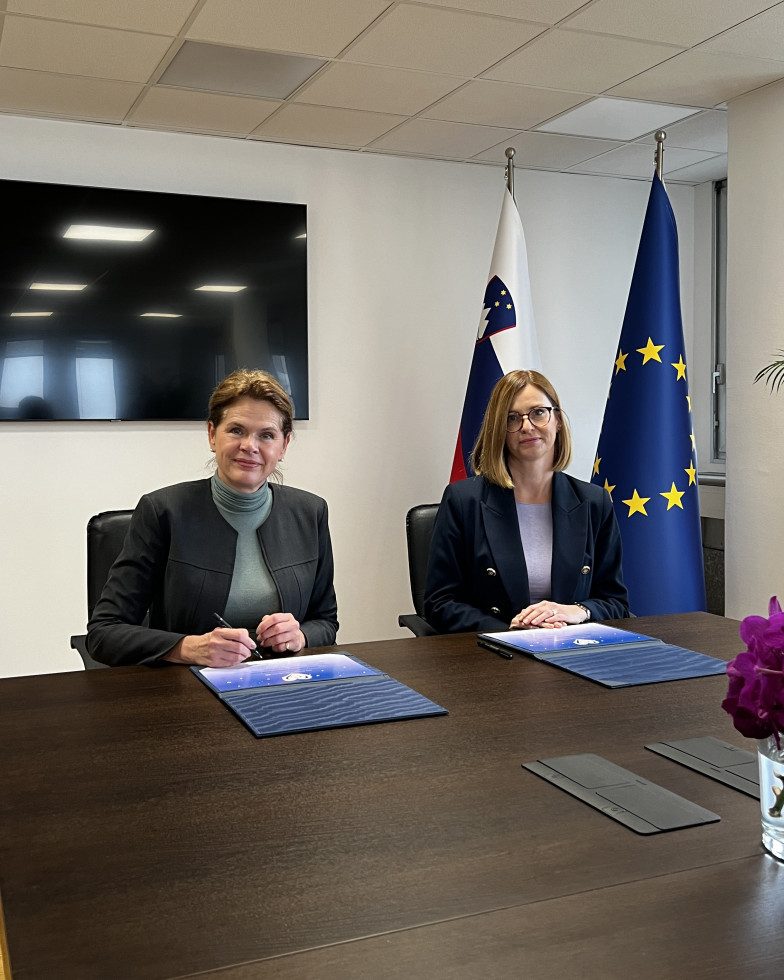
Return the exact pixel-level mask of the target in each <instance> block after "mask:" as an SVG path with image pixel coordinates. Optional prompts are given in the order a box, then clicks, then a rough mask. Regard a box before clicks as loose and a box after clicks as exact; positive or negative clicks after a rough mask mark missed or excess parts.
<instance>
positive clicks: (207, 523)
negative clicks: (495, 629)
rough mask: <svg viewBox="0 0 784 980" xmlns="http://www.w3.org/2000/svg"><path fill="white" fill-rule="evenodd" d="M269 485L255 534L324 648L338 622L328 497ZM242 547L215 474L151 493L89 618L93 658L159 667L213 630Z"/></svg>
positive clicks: (311, 635)
mask: <svg viewBox="0 0 784 980" xmlns="http://www.w3.org/2000/svg"><path fill="white" fill-rule="evenodd" d="M270 489H271V490H272V509H271V510H270V513H269V516H268V517H267V520H266V521H265V522H264V523H263V524H262V526H261V527H260V528H259V529H258V531H257V534H258V537H259V541H260V543H261V550H262V554H263V555H264V560H265V561H266V563H267V567H268V568H269V570H270V574H271V575H272V578H273V580H274V582H275V585H276V586H277V588H278V593H279V595H280V608H281V609H282V610H283V612H288V613H291V614H292V615H293V616H294V617H295V619H298V620H299V624H300V629H301V630H302V632H303V633H304V634H305V639H306V641H307V645H308V646H327V645H328V644H331V643H334V642H335V635H336V633H337V629H338V620H337V601H336V599H335V590H334V588H333V585H332V574H333V562H332V544H331V541H330V537H329V527H328V525H327V505H326V502H325V501H324V500H322V499H321V497H316V496H315V495H314V494H312V493H307V492H306V491H304V490H296V489H294V488H293V487H281V486H276V485H275V484H270ZM236 550H237V532H236V531H235V530H234V528H233V527H232V526H231V525H230V524H228V523H227V522H226V521H225V520H224V519H223V518H222V517H221V514H220V512H219V510H218V508H217V507H216V506H215V504H214V503H213V500H212V490H211V487H210V481H209V480H197V481H194V482H193V483H178V484H176V485H175V486H172V487H165V488H164V489H162V490H156V491H155V492H154V493H149V494H146V495H145V496H144V497H142V498H141V500H140V501H139V504H138V506H137V507H136V510H135V511H134V513H133V516H132V518H131V524H130V527H129V529H128V536H127V538H126V540H125V544H124V546H123V549H122V551H121V553H120V555H119V557H118V558H117V561H116V562H115V563H114V565H113V566H112V569H111V571H110V572H109V577H108V579H107V582H106V585H105V587H104V590H103V592H102V594H101V598H100V599H99V600H98V602H97V603H96V606H95V609H94V611H93V615H92V617H91V619H90V622H89V623H88V624H87V647H88V650H89V652H90V655H91V656H93V657H94V658H95V659H96V660H100V661H101V662H103V663H105V664H110V665H112V666H123V665H126V664H147V665H149V666H157V665H160V664H161V661H160V657H162V656H163V654H165V653H167V652H168V651H169V650H171V648H172V647H173V646H174V645H175V644H176V643H177V642H178V641H179V640H181V639H182V638H183V637H184V636H187V635H189V634H195V635H199V634H201V633H208V632H209V631H210V630H212V629H213V628H214V627H215V620H214V618H213V613H219V614H223V611H224V610H225V608H226V602H227V600H228V597H229V589H230V587H231V577H232V573H233V571H234V557H235V553H236ZM148 610H149V625H142V624H143V623H144V620H145V616H146V614H147V612H148ZM162 663H163V664H166V663H167V661H163V662H162Z"/></svg>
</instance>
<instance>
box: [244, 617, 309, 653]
mask: <svg viewBox="0 0 784 980" xmlns="http://www.w3.org/2000/svg"><path fill="white" fill-rule="evenodd" d="M256 639H257V640H258V641H259V646H262V647H268V648H269V649H271V650H272V652H273V653H284V654H285V653H299V652H300V650H304V649H305V647H306V645H307V641H306V640H305V634H304V633H303V632H302V630H301V629H300V628H299V622H298V621H297V620H296V619H294V617H293V616H292V615H291V613H272V614H271V615H270V616H265V617H264V618H263V619H262V621H261V622H260V623H259V625H258V627H257V628H256Z"/></svg>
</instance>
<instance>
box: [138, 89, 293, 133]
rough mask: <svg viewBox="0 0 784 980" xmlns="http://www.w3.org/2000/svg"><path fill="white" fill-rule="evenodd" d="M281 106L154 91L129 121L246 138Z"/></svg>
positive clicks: (230, 97)
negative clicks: (237, 135)
mask: <svg viewBox="0 0 784 980" xmlns="http://www.w3.org/2000/svg"><path fill="white" fill-rule="evenodd" d="M282 104H283V103H281V102H275V101H272V100H270V99H244V98H241V97H240V96H235V95H217V94H213V93H208V92H191V91H183V90H179V89H172V88H153V89H150V91H149V92H147V93H145V96H144V98H143V99H142V101H141V102H140V104H139V105H138V106H137V107H136V108H135V109H134V110H133V112H132V113H131V115H130V117H129V120H128V121H129V122H132V123H134V124H136V125H142V126H156V127H159V128H164V129H165V128H171V129H177V130H183V129H184V130H187V131H188V132H206V133H231V134H239V135H243V136H246V135H247V134H248V133H250V132H251V131H252V130H254V129H255V128H256V127H257V126H258V125H259V124H260V123H262V122H263V121H264V120H265V119H266V118H267V117H268V116H270V115H272V113H273V112H274V111H275V110H276V109H277V108H279V107H280V106H281V105H282Z"/></svg>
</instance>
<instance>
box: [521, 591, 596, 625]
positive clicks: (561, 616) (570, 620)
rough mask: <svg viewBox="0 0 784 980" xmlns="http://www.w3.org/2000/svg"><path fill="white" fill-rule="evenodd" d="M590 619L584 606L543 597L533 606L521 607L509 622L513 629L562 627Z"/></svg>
mask: <svg viewBox="0 0 784 980" xmlns="http://www.w3.org/2000/svg"><path fill="white" fill-rule="evenodd" d="M586 619H588V613H587V612H586V611H585V610H584V609H583V608H582V606H571V605H570V606H567V605H563V604H562V603H560V602H553V600H552V599H542V601H541V602H535V603H534V604H533V605H532V606H526V607H525V609H521V610H520V612H519V613H518V614H517V615H516V616H515V618H514V619H513V620H512V622H511V623H510V624H509V628H510V629H513V630H530V629H560V627H561V626H576V625H577V624H578V623H584V622H585V621H586Z"/></svg>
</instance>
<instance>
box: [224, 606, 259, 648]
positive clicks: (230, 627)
mask: <svg viewBox="0 0 784 980" xmlns="http://www.w3.org/2000/svg"><path fill="white" fill-rule="evenodd" d="M212 615H213V616H214V617H215V619H217V620H218V622H219V623H220V625H221V626H225V627H226V629H227V630H233V629H234V627H233V626H231V625H230V624H229V623H227V622H226V620H225V619H224V618H223V616H221V615H219V614H218V613H213V614H212ZM251 653H255V654H257V655H258V656H260V654H259V648H258V647H257V646H256V644H255V643H254V644H253V649H252V651H251Z"/></svg>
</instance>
